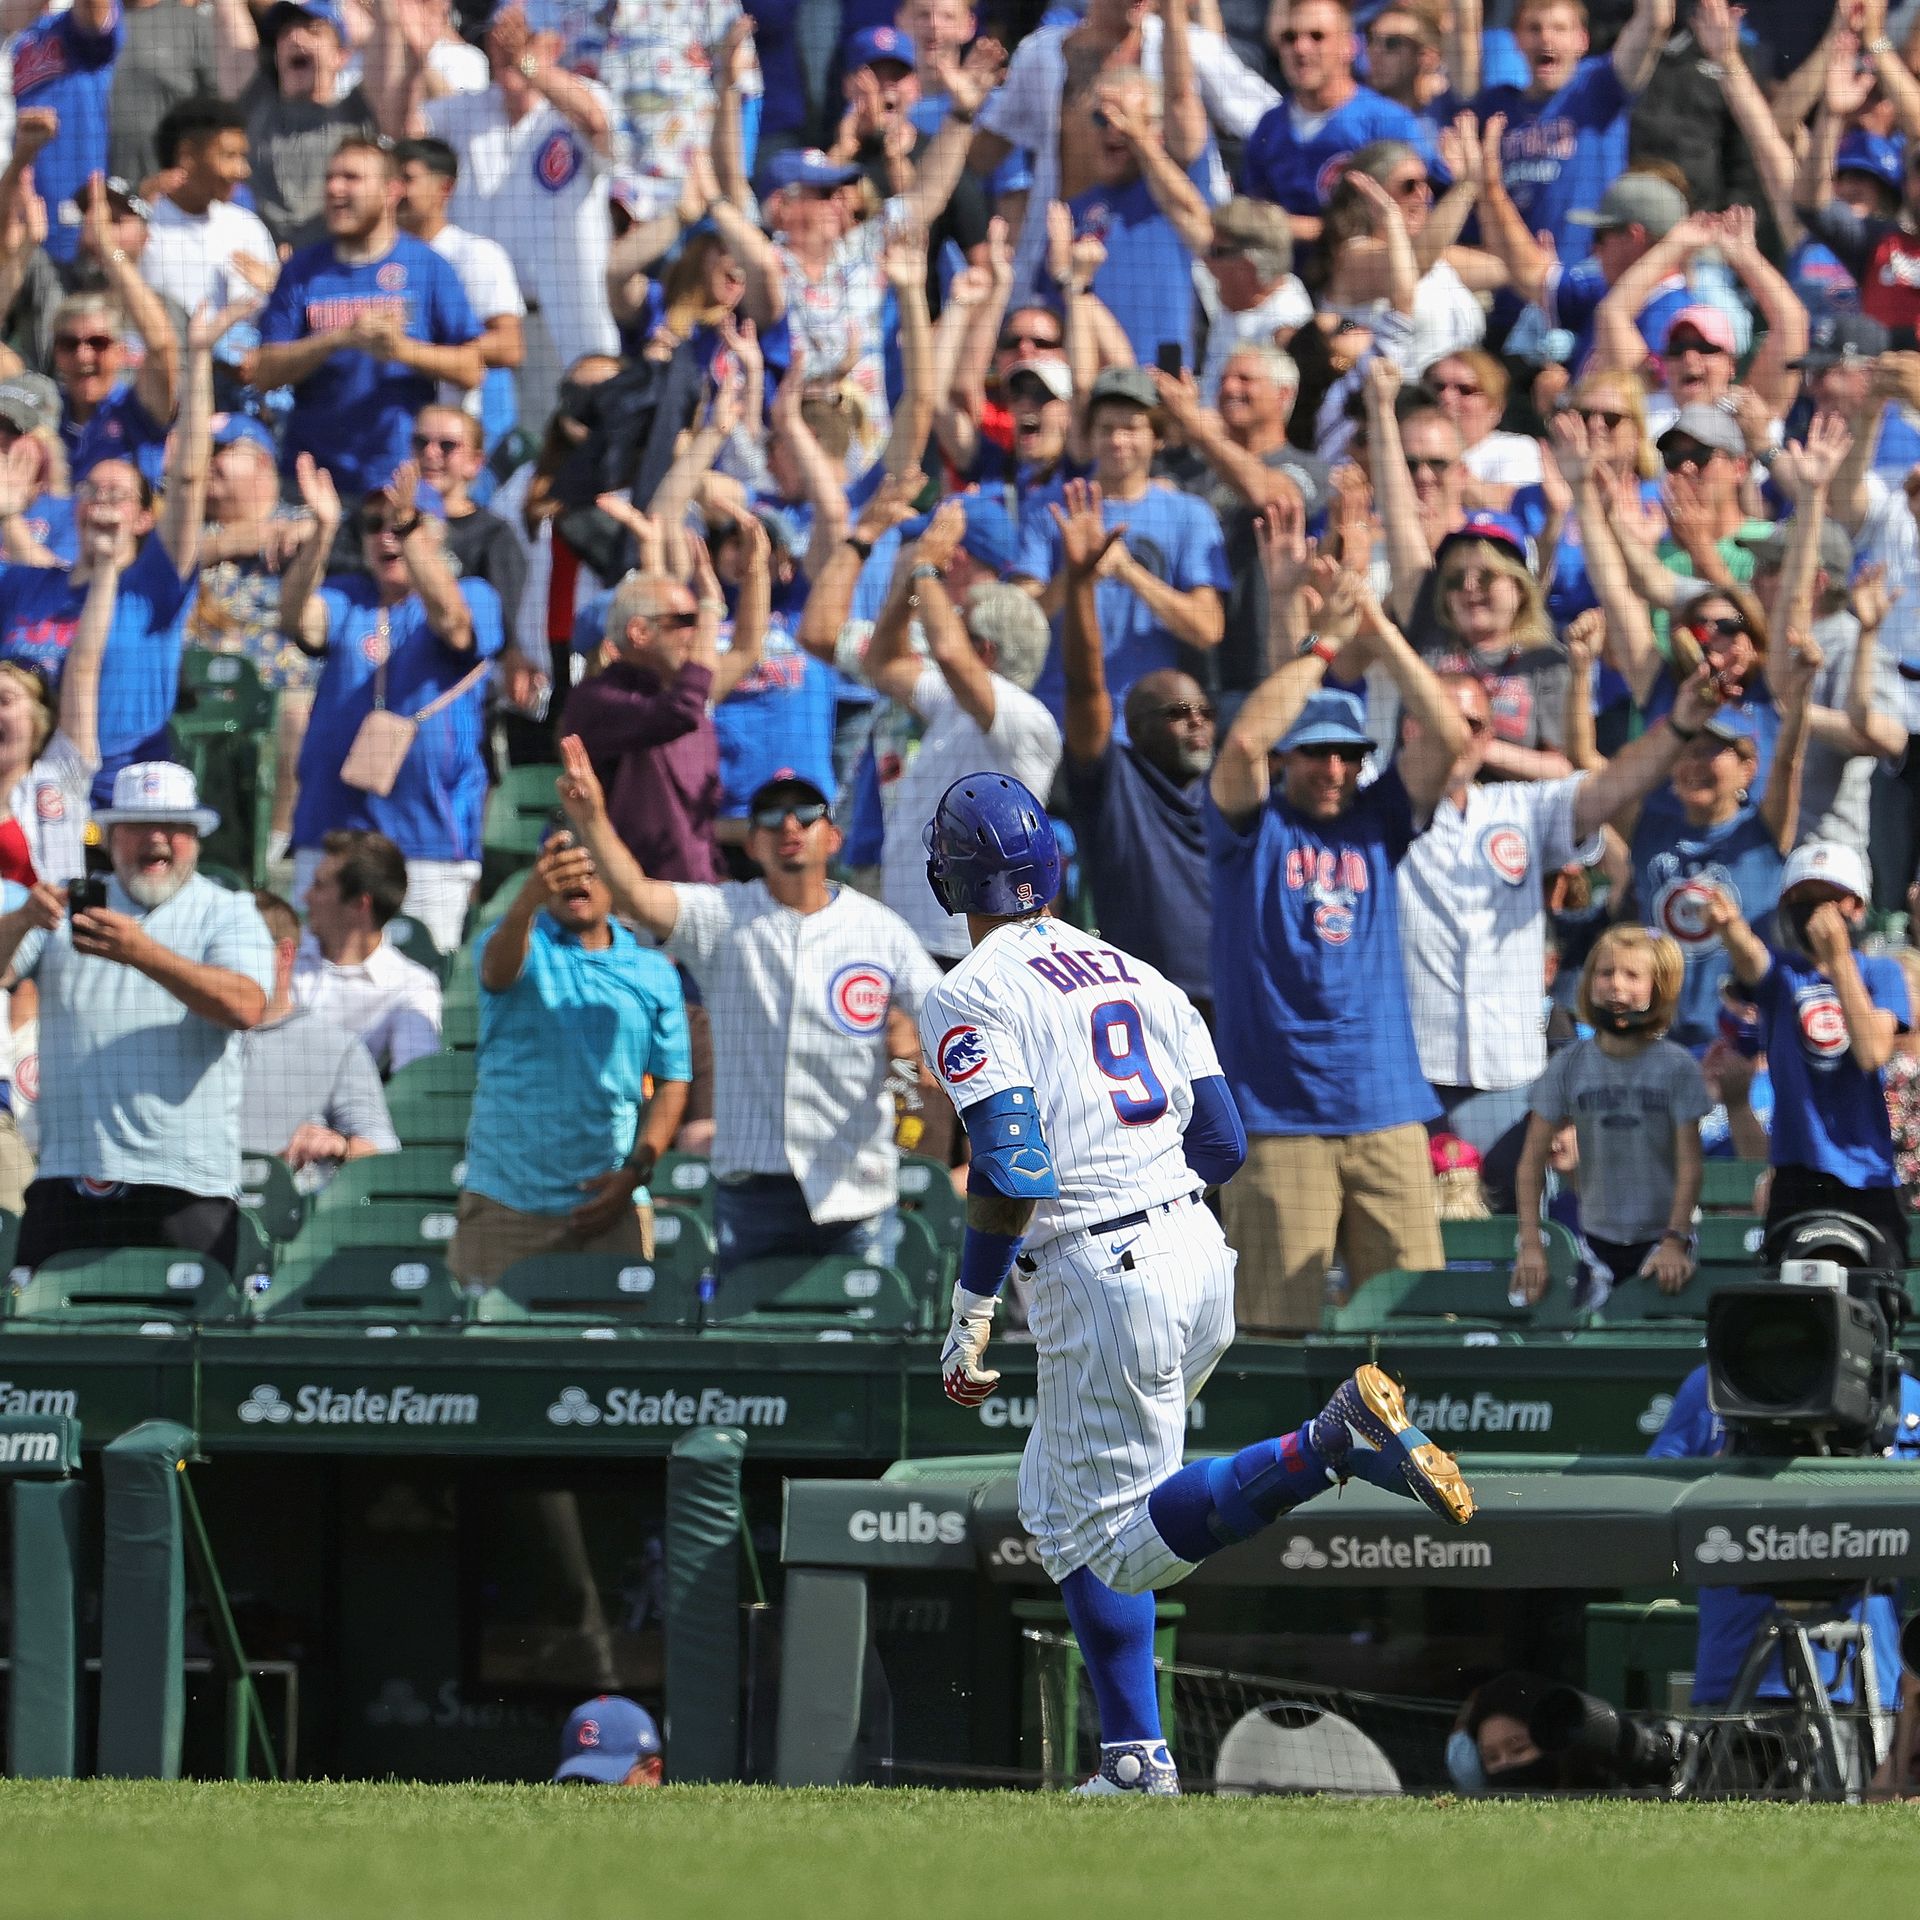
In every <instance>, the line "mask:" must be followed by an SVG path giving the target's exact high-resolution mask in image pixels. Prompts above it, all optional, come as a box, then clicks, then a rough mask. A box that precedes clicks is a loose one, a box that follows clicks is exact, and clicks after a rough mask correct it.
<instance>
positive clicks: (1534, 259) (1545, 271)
mask: <svg viewBox="0 0 1920 1920" xmlns="http://www.w3.org/2000/svg"><path fill="white" fill-rule="evenodd" d="M1471 120H1472V115H1471V114H1463V115H1462V116H1461V118H1460V120H1456V121H1455V122H1454V125H1455V127H1456V128H1462V127H1463V123H1467V122H1470V121H1471ZM1506 127H1507V121H1506V116H1505V115H1504V114H1499V113H1496V114H1493V115H1491V116H1489V118H1488V120H1487V124H1486V125H1485V126H1484V127H1483V128H1481V129H1480V131H1479V132H1478V134H1475V133H1474V132H1473V131H1472V129H1471V127H1470V126H1466V127H1465V129H1464V131H1463V133H1462V140H1461V154H1462V163H1463V164H1464V165H1466V166H1467V167H1469V168H1473V169H1474V170H1475V171H1474V177H1475V179H1476V180H1477V181H1478V187H1479V192H1478V204H1479V209H1480V244H1481V245H1482V246H1483V247H1485V248H1487V249H1488V250H1489V251H1490V252H1491V253H1492V254H1493V256H1494V257H1495V258H1496V259H1497V260H1498V261H1499V262H1500V263H1501V265H1502V266H1504V267H1505V268H1506V270H1507V280H1508V282H1509V284H1510V285H1511V286H1512V288H1513V290H1514V291H1515V292H1516V293H1517V294H1518V295H1519V296H1520V298H1521V299H1522V300H1528V301H1531V302H1532V303H1533V304H1534V305H1535V306H1538V307H1543V306H1545V305H1546V304H1547V294H1548V289H1549V286H1550V284H1551V282H1552V279H1553V275H1554V271H1555V269H1556V268H1557V267H1558V265H1559V260H1558V257H1557V256H1556V255H1555V253H1554V252H1553V249H1552V246H1551V235H1549V236H1548V239H1549V244H1548V245H1546V246H1543V245H1541V243H1540V242H1539V241H1538V240H1536V239H1535V238H1534V235H1533V230H1532V229H1531V228H1530V227H1529V226H1528V225H1527V221H1526V216H1525V215H1524V214H1523V213H1522V212H1521V211H1520V209H1519V208H1518V207H1516V206H1515V205H1514V204H1513V199H1512V196H1511V195H1510V194H1509V193H1508V192H1507V183H1506V176H1505V175H1504V174H1503V173H1502V172H1501V167H1500V139H1501V136H1502V135H1503V134H1504V133H1505V132H1506Z"/></svg>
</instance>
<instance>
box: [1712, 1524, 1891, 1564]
mask: <svg viewBox="0 0 1920 1920" xmlns="http://www.w3.org/2000/svg"><path fill="white" fill-rule="evenodd" d="M1912 1538H1913V1536H1912V1534H1911V1533H1910V1532H1909V1531H1908V1530H1907V1528H1905V1527H1856V1526H1854V1525H1853V1524H1852V1522H1851V1521H1847V1520H1836V1521H1834V1522H1833V1523H1832V1524H1831V1525H1830V1526H1824V1527H1817V1526H1814V1525H1812V1524H1810V1523H1803V1524H1802V1525H1800V1526H1797V1527H1776V1526H1772V1525H1770V1524H1768V1523H1767V1522H1766V1521H1764V1520H1757V1521H1755V1522H1754V1524H1753V1525H1752V1526H1750V1527H1749V1528H1748V1529H1747V1530H1746V1532H1745V1533H1744V1534H1741V1535H1738V1536H1736V1535H1735V1534H1734V1533H1733V1531H1732V1530H1731V1529H1730V1528H1728V1527H1709V1528H1708V1529H1707V1531H1706V1534H1705V1536H1704V1538H1702V1540H1701V1541H1700V1543H1699V1545H1698V1546H1696V1547H1695V1548H1694V1550H1693V1557H1694V1558H1695V1559H1696V1560H1697V1561H1699V1563H1700V1564H1701V1565H1702V1566H1703V1567H1737V1566H1740V1565H1743V1564H1745V1563H1748V1562H1751V1563H1753V1564H1754V1565H1757V1566H1786V1565H1798V1564H1803V1563H1805V1562H1807V1561H1821V1560H1898V1559H1901V1558H1903V1557H1904V1556H1905V1554H1906V1553H1907V1551H1908V1548H1909V1546H1910V1544H1911V1542H1912Z"/></svg>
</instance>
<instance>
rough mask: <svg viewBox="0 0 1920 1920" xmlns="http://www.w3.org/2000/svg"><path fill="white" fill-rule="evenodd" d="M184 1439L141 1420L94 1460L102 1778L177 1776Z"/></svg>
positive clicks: (183, 1693)
mask: <svg viewBox="0 0 1920 1920" xmlns="http://www.w3.org/2000/svg"><path fill="white" fill-rule="evenodd" d="M193 1448H194V1437H193V1435H192V1434H191V1433H190V1432H189V1431H188V1430H187V1429H186V1428H185V1427H183V1426H180V1425H178V1424H177V1423H176V1422H174V1421H171V1420H147V1421H143V1422H142V1423H141V1424H140V1425H139V1426H137V1427H135V1428H134V1429H133V1431H132V1432H131V1433H123V1434H122V1435H121V1436H120V1438H119V1439H118V1440H114V1441H110V1442H109V1443H108V1445H107V1447H106V1448H105V1450H104V1451H103V1452H102V1454H101V1456H100V1467H101V1475H102V1478H103V1479H104V1481H105V1483H106V1559H105V1563H104V1567H103V1570H102V1575H101V1583H100V1587H101V1591H100V1750H99V1756H98V1771H99V1772H100V1773H101V1774H102V1775H107V1776H119V1777H121V1778H125V1779H133V1780H177V1779H179V1777H180V1740H181V1733H182V1730H183V1728H184V1726H185V1722H186V1710H187V1686H186V1673H185V1670H184V1667H183V1655H184V1652H185V1642H186V1613H187V1542H186V1531H185V1528H184V1526H183V1524H182V1521H181V1513H180V1475H181V1473H182V1471H183V1470H184V1469H185V1467H186V1463H187V1457H188V1455H189V1454H191V1453H192V1451H193Z"/></svg>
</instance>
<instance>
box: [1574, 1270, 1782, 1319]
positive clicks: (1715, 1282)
mask: <svg viewBox="0 0 1920 1920" xmlns="http://www.w3.org/2000/svg"><path fill="white" fill-rule="evenodd" d="M1759 1278H1760V1275H1759V1273H1758V1271H1757V1270H1756V1269H1755V1268H1754V1267H1753V1266H1752V1265H1751V1263H1748V1264H1746V1265H1728V1266H1707V1265H1704V1264H1702V1265H1701V1266H1698V1267H1696V1268H1695V1269H1694V1271H1693V1278H1692V1279H1691V1280H1689V1281H1688V1282H1687V1284H1686V1285H1685V1286H1684V1287H1682V1288H1681V1289H1680V1291H1679V1292H1678V1293H1662V1292H1661V1291H1660V1289H1659V1287H1658V1286H1657V1285H1655V1283H1654V1282H1653V1281H1652V1280H1651V1279H1649V1278H1648V1277H1647V1276H1646V1275H1644V1274H1638V1273H1636V1274H1630V1275H1629V1276H1628V1277H1627V1278H1626V1279H1624V1280H1622V1281H1619V1282H1618V1283H1616V1285H1615V1286H1614V1289H1613V1291H1612V1292H1611V1293H1610V1294H1608V1295H1607V1299H1606V1304H1605V1305H1604V1306H1602V1307H1600V1308H1599V1309H1598V1310H1597V1312H1596V1314H1595V1318H1596V1319H1597V1320H1598V1321H1599V1322H1600V1324H1601V1325H1602V1326H1607V1327H1619V1326H1634V1327H1642V1326H1650V1325H1657V1324H1658V1323H1659V1322H1661V1321H1690V1322H1692V1323H1693V1324H1694V1325H1695V1326H1702V1325H1704V1324H1705V1322H1706V1318H1707V1302H1708V1301H1709V1300H1710V1299H1712V1298H1713V1296H1714V1295H1715V1294H1716V1293H1718V1292H1719V1291H1720V1289H1721V1288H1722V1287H1741V1286H1750V1285H1751V1284H1752V1283H1753V1282H1754V1281H1755V1280H1757V1279H1759Z"/></svg>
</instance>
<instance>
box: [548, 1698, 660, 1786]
mask: <svg viewBox="0 0 1920 1920" xmlns="http://www.w3.org/2000/svg"><path fill="white" fill-rule="evenodd" d="M659 1751H660V1729H659V1728H658V1727H656V1726H655V1725H654V1724H653V1715H652V1714H650V1713H649V1712H648V1711H647V1710H646V1708H645V1707H643V1706H641V1705H639V1703H638V1702H636V1701H633V1700H629V1699H627V1698H626V1696H625V1695H624V1694H618V1693H603V1694H600V1695H599V1696H598V1697H597V1698H595V1699H592V1700H588V1701H585V1702H584V1703H583V1704H581V1705H580V1706H577V1707H575V1708H574V1710H573V1711H572V1712H571V1713H570V1714H568V1715H567V1724H566V1727H565V1729H564V1730H563V1731H562V1733H561V1735H560V1765H559V1768H558V1770H557V1771H556V1772H555V1774H554V1776H553V1777H554V1779H555V1780H592V1781H597V1782H599V1784H600V1785H602V1786H607V1787H617V1786H618V1785H619V1784H620V1782H621V1781H622V1780H624V1779H625V1778H626V1777H627V1775H628V1774H630V1773H631V1772H632V1771H633V1769H634V1768H635V1767H637V1766H638V1765H639V1764H640V1762H641V1761H642V1760H650V1759H651V1758H652V1757H653V1756H654V1755H655V1754H656V1753H658V1752H659Z"/></svg>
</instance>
